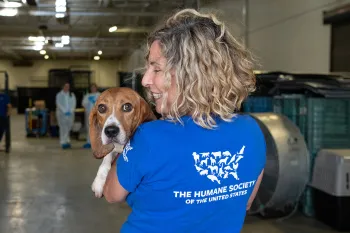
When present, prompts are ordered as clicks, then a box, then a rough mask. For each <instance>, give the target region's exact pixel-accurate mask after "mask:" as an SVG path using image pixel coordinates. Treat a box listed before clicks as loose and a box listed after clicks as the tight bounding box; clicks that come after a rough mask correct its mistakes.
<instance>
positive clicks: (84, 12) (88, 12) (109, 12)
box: [18, 8, 162, 17]
mask: <svg viewBox="0 0 350 233" xmlns="http://www.w3.org/2000/svg"><path fill="white" fill-rule="evenodd" d="M67 13H68V14H69V15H71V16H90V17H97V16H98V17H107V16H108V17H110V16H137V17H157V16H160V15H162V13H161V12H145V11H144V12H138V11H135V12H132V11H120V10H115V9H109V8H96V9H80V10H78V9H77V10H74V11H73V10H69V11H68V12H67ZM18 15H31V16H55V15H56V11H55V9H54V8H53V9H52V10H50V9H49V10H47V9H45V10H40V9H32V8H30V9H29V10H26V9H22V8H19V9H18Z"/></svg>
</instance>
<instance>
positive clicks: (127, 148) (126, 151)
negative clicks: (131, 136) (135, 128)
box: [123, 141, 133, 162]
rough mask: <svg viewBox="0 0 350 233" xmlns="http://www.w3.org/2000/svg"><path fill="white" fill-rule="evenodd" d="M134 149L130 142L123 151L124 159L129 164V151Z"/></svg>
mask: <svg viewBox="0 0 350 233" xmlns="http://www.w3.org/2000/svg"><path fill="white" fill-rule="evenodd" d="M132 149H133V148H132V147H131V146H130V141H129V142H128V143H127V144H126V145H125V148H124V150H123V159H124V161H125V162H129V159H128V157H127V156H126V155H127V153H128V152H129V150H132Z"/></svg>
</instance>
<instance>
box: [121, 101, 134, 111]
mask: <svg viewBox="0 0 350 233" xmlns="http://www.w3.org/2000/svg"><path fill="white" fill-rule="evenodd" d="M131 110H132V105H131V104H130V103H126V104H123V105H122V111H123V112H130V111H131Z"/></svg>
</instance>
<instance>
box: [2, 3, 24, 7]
mask: <svg viewBox="0 0 350 233" xmlns="http://www.w3.org/2000/svg"><path fill="white" fill-rule="evenodd" d="M21 6H22V4H21V3H19V2H4V7H16V8H17V7H21Z"/></svg>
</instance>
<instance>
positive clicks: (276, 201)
mask: <svg viewBox="0 0 350 233" xmlns="http://www.w3.org/2000/svg"><path fill="white" fill-rule="evenodd" d="M251 116H252V117H254V118H255V120H256V121H257V122H258V124H259V126H260V128H261V129H262V131H263V133H264V136H265V140H266V147H267V151H266V166H265V171H264V176H263V179H262V182H261V186H260V189H259V191H258V194H257V196H256V198H255V200H254V203H253V205H252V207H251V209H250V212H249V214H257V213H259V214H261V215H262V216H264V217H283V216H286V215H288V214H291V213H292V212H293V211H294V210H296V208H297V205H298V202H299V199H300V197H301V195H302V193H303V191H304V190H305V187H306V185H307V183H308V180H309V168H310V165H309V164H310V161H309V152H308V149H307V146H306V143H305V140H304V137H303V136H302V135H301V133H300V130H299V128H298V127H297V126H296V125H295V124H294V123H293V122H292V121H291V120H289V119H288V118H287V117H286V116H284V115H280V114H275V113H251Z"/></svg>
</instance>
